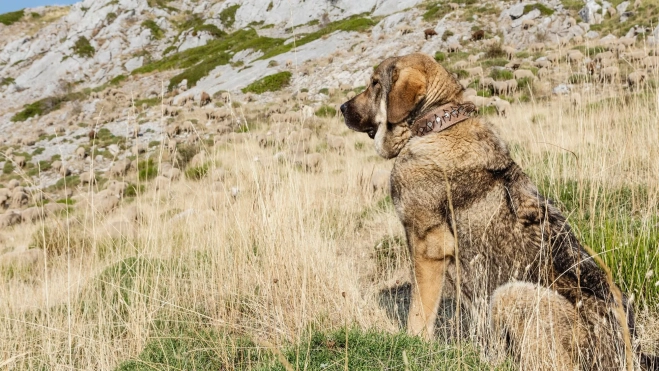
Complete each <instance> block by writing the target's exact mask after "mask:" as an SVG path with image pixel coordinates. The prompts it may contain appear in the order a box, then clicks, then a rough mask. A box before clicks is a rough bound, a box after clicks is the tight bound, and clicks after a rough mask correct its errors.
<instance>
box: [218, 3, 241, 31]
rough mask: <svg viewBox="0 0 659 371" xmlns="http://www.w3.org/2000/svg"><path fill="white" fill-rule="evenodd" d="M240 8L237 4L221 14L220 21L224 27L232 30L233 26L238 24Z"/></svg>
mask: <svg viewBox="0 0 659 371" xmlns="http://www.w3.org/2000/svg"><path fill="white" fill-rule="evenodd" d="M238 8H240V5H238V4H235V5H231V6H229V7H227V8H226V9H224V10H223V11H221V12H220V21H221V22H222V24H223V25H224V27H226V28H231V26H233V24H234V23H235V22H236V11H238Z"/></svg>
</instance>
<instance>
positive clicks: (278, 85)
mask: <svg viewBox="0 0 659 371" xmlns="http://www.w3.org/2000/svg"><path fill="white" fill-rule="evenodd" d="M291 77H292V74H291V73H290V72H289V71H284V72H279V73H276V74H274V75H269V76H266V77H264V78H262V79H260V80H257V81H254V82H253V83H251V84H249V85H247V87H245V88H243V89H242V92H243V93H255V94H263V93H265V92H266V91H278V90H281V89H283V88H285V87H287V86H288V85H289V84H290V82H291Z"/></svg>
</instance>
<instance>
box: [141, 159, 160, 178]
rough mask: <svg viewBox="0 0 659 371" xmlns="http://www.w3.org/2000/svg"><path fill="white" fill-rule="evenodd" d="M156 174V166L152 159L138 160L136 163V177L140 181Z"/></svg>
mask: <svg viewBox="0 0 659 371" xmlns="http://www.w3.org/2000/svg"><path fill="white" fill-rule="evenodd" d="M156 175H158V168H157V167H156V165H155V164H154V162H153V160H151V159H149V160H146V161H140V162H138V163H137V179H139V180H140V181H141V182H145V181H147V180H151V179H153V178H155V177H156Z"/></svg>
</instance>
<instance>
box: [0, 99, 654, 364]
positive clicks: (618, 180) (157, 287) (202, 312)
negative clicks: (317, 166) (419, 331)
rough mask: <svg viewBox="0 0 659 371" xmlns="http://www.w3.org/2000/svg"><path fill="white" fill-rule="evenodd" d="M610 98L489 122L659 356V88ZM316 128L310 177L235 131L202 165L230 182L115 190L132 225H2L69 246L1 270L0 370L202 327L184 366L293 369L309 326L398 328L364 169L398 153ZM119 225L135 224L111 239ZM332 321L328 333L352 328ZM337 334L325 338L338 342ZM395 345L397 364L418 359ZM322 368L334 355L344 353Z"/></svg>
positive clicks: (330, 128)
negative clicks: (128, 194) (137, 218)
mask: <svg viewBox="0 0 659 371" xmlns="http://www.w3.org/2000/svg"><path fill="white" fill-rule="evenodd" d="M611 95H612V98H611V100H610V101H607V102H605V103H596V102H595V100H596V98H595V97H587V96H585V97H584V101H589V100H591V99H592V100H593V103H592V104H589V103H584V104H583V105H582V106H581V107H578V108H573V107H571V106H570V105H569V102H568V101H567V100H566V101H564V102H563V101H560V100H557V101H552V102H550V103H542V104H540V103H539V104H525V105H523V106H521V105H520V106H516V107H515V108H516V109H515V110H514V111H513V115H512V117H509V118H508V119H499V118H492V121H493V123H494V124H495V125H496V126H497V127H498V128H499V129H500V132H501V134H502V136H503V137H504V138H505V139H506V140H507V141H508V142H509V143H510V145H511V149H512V153H513V156H514V157H515V159H516V160H517V161H518V162H519V163H520V164H521V165H522V167H523V168H524V169H526V170H527V172H528V173H529V174H530V175H531V177H532V178H533V179H534V180H535V181H536V182H537V183H538V184H540V185H541V188H542V189H543V190H544V191H545V193H548V194H549V195H550V196H551V197H553V198H555V199H557V200H559V202H561V203H562V204H563V205H564V211H565V212H566V213H567V214H569V215H570V220H571V221H572V224H574V225H575V226H576V228H577V230H578V232H579V234H580V235H581V237H582V239H583V240H584V241H585V242H586V243H587V244H589V245H590V246H591V247H592V248H593V249H594V250H595V251H597V252H599V253H602V257H603V259H604V261H605V262H606V263H607V264H609V265H610V266H611V268H612V272H613V276H614V279H615V280H616V281H617V282H618V283H620V284H621V287H622V289H623V291H626V292H630V293H633V294H634V296H635V301H634V303H635V306H636V307H637V308H638V310H639V311H640V313H641V315H640V316H639V318H640V326H639V327H640V328H641V331H640V334H641V336H642V338H641V340H640V343H641V344H642V345H643V346H644V347H645V349H646V350H649V351H655V352H656V351H657V350H658V349H656V347H657V346H656V344H657V341H658V340H659V334H658V333H657V330H656V326H654V327H653V324H655V325H656V322H657V320H656V318H657V317H656V316H655V313H657V311H658V310H659V307H658V303H659V300H657V298H658V297H659V286H658V284H656V283H655V282H657V276H656V275H653V274H652V273H649V272H650V270H653V271H654V272H657V271H658V270H659V257H658V256H657V254H658V253H657V251H659V250H658V249H657V236H659V231H658V230H657V228H658V227H657V222H658V221H657V217H656V215H657V211H658V210H657V206H658V203H659V201H658V199H659V179H657V176H656V174H658V173H659V153H658V152H659V150H658V149H657V146H656V143H659V133H658V132H657V130H656V123H657V122H658V121H659V113H658V112H657V104H658V100H659V95H657V92H656V91H654V90H653V91H647V92H642V93H640V95H639V96H638V97H636V98H634V99H626V98H625V96H628V95H629V93H628V92H623V91H613V92H612V93H611ZM597 99H599V98H597ZM326 131H327V132H331V133H333V134H339V135H343V136H345V138H346V139H347V142H348V143H347V151H346V153H345V154H344V155H339V154H336V153H332V152H328V151H327V150H326V149H325V147H324V146H323V143H322V140H321V139H313V140H312V143H311V148H317V149H319V150H321V151H322V152H323V159H324V161H323V163H322V170H321V171H320V172H317V173H311V172H305V171H303V170H302V169H300V168H299V167H297V166H295V165H294V164H292V163H279V162H275V161H274V160H272V156H273V154H274V153H275V151H276V150H275V149H263V148H259V147H258V145H257V144H256V141H255V140H254V139H253V137H252V135H251V134H245V135H244V136H242V137H241V138H244V139H245V140H244V141H238V142H237V143H234V144H227V145H222V146H216V147H214V148H213V149H212V151H213V153H214V159H215V160H214V162H212V163H211V168H213V167H218V166H221V167H223V168H224V169H226V171H227V177H226V179H225V180H224V182H223V183H214V182H213V181H212V180H211V177H206V178H203V179H202V180H200V181H191V180H183V181H181V182H178V183H174V184H173V185H172V186H171V188H170V189H168V190H164V191H159V192H155V191H152V190H151V191H148V192H145V193H144V194H141V195H139V196H138V197H136V198H135V199H132V200H126V201H125V202H124V203H123V205H124V206H123V207H124V208H129V207H137V208H138V209H139V210H140V211H141V213H142V214H143V218H142V219H141V220H142V222H141V223H136V224H135V223H132V224H131V223H123V224H117V223H113V222H114V221H116V220H118V219H120V218H121V215H122V212H123V211H121V210H120V211H119V212H117V213H115V214H113V215H111V216H109V217H107V218H105V217H100V216H98V215H95V214H93V213H91V212H84V211H83V212H77V213H76V214H74V215H71V216H69V217H68V219H69V220H68V221H67V218H63V219H62V220H59V221H58V222H57V225H56V226H53V225H52V224H55V222H47V223H46V225H35V226H22V227H18V228H16V229H15V230H13V231H11V232H10V233H9V235H8V236H7V237H6V240H7V241H11V244H14V245H15V246H26V245H27V244H29V243H30V241H33V239H34V235H35V234H36V235H37V236H39V235H42V236H43V235H44V234H43V233H42V231H44V230H45V229H51V230H52V228H60V230H62V231H64V233H60V234H58V236H63V237H61V240H62V242H61V244H62V246H63V247H62V250H61V251H66V252H65V253H60V254H52V255H49V256H48V258H47V260H46V262H45V263H44V265H45V270H43V269H42V270H41V271H40V272H38V271H31V272H29V273H22V274H18V275H14V276H13V277H11V278H10V279H5V280H3V282H2V283H0V303H2V304H1V305H0V321H1V323H2V326H1V327H0V339H1V341H0V365H1V366H0V367H2V366H4V367H8V368H10V369H49V370H59V369H98V370H101V369H112V368H114V367H116V366H118V365H120V364H121V363H122V362H124V361H127V360H136V361H135V362H137V363H133V364H132V365H136V364H141V363H140V362H142V363H144V362H146V361H144V359H145V358H138V357H143V356H144V354H145V353H144V352H146V351H147V350H148V351H156V350H157V349H161V350H162V351H163V352H165V351H164V350H163V349H165V348H166V347H165V346H164V345H163V344H165V341H166V339H169V340H171V338H172V337H175V338H180V339H197V340H198V341H199V342H198V343H194V344H195V345H194V346H193V349H192V350H190V351H189V352H188V353H185V352H183V353H181V354H178V353H176V351H173V352H174V353H175V354H178V355H177V357H178V358H176V357H174V358H176V359H177V360H178V361H177V362H179V361H180V360H181V359H186V360H197V359H198V362H199V363H197V364H195V363H192V364H187V367H183V368H189V369H191V368H199V369H207V367H210V366H208V365H211V364H212V365H215V367H216V368H215V369H218V368H222V367H224V369H265V368H259V367H265V366H263V364H264V363H263V362H265V363H266V364H268V362H270V363H269V364H272V362H275V361H273V359H274V358H276V357H279V358H280V359H281V357H287V358H288V360H289V362H291V363H292V367H294V368H295V369H303V368H304V367H305V364H306V365H308V364H307V363H305V362H306V361H302V360H304V359H306V357H308V354H306V353H305V349H308V348H304V344H312V343H313V339H315V338H313V337H309V336H310V335H309V333H310V332H313V331H320V332H321V333H322V332H327V331H330V332H331V331H334V330H336V329H339V328H342V327H345V326H347V327H350V328H361V329H376V330H379V331H384V332H392V333H395V332H397V331H399V318H396V316H395V314H396V311H395V310H393V311H392V310H390V309H391V308H388V307H387V305H386V303H384V302H386V300H384V299H383V298H384V296H383V295H382V290H386V289H387V288H392V287H394V286H400V285H403V284H404V283H406V282H409V261H408V258H407V255H406V252H405V250H406V249H405V247H404V246H403V242H402V241H403V232H402V228H401V226H400V225H399V222H398V220H397V217H396V215H395V212H394V210H393V207H392V205H391V202H390V200H389V199H388V198H387V197H386V196H385V195H382V194H376V195H374V194H373V193H372V192H371V190H370V189H369V188H368V187H364V186H363V182H360V179H362V177H363V176H364V174H369V173H370V172H371V171H372V169H373V167H383V168H386V167H390V166H391V164H390V163H385V162H384V161H383V160H380V159H378V158H377V157H376V155H375V152H374V151H373V150H372V148H371V145H370V144H367V145H365V146H363V145H361V144H359V143H365V142H366V143H368V139H367V138H366V137H365V136H364V135H357V134H355V133H352V132H349V131H348V130H347V129H346V128H345V126H344V125H343V124H342V122H340V120H339V119H337V118H334V119H323V121H321V125H317V127H316V132H317V134H318V135H317V136H316V138H324V136H325V132H326ZM256 159H258V160H256ZM233 187H235V188H237V189H239V193H238V195H237V196H236V197H233V196H232V190H231V188H233ZM566 190H568V191H569V192H568V191H566ZM110 226H112V227H110ZM117 226H123V227H125V228H127V230H129V232H128V233H125V234H126V235H125V236H124V237H122V238H117V233H116V232H117V231H116V230H113V228H116V227H117ZM127 226H131V227H130V228H135V230H134V231H133V230H131V229H130V228H129V227H127ZM133 226H134V227H133ZM74 246H75V247H76V251H69V247H74ZM389 304H391V305H394V304H392V303H389ZM394 306H395V305H394ZM388 309H389V310H388ZM392 313H393V314H392ZM163 334H165V335H163ZM167 334H169V335H167ZM343 334H345V335H340V336H337V337H336V339H343V338H344V336H345V339H346V342H348V334H347V333H343ZM312 338H313V339H312ZM332 339H333V338H332V337H331V336H330V337H328V338H327V339H325V340H322V341H323V343H322V344H325V346H326V347H327V348H328V349H334V348H333V347H337V346H336V344H335V342H336V341H338V340H336V339H335V340H336V341H335V340H332ZM350 339H351V340H350V341H351V342H352V341H353V340H352V339H353V338H350ZM356 339H357V340H355V341H359V339H360V338H359V337H357V338H356ZM154 341H155V343H154ZM406 341H407V340H406ZM469 342H470V341H469V340H466V343H465V344H462V345H460V346H458V347H457V348H450V349H458V352H457V353H451V352H448V351H445V350H437V349H434V348H433V349H434V350H433V349H429V350H428V352H430V353H431V355H429V356H428V357H430V356H432V357H434V358H433V359H434V360H435V361H436V360H437V359H443V360H445V361H448V362H449V364H452V362H455V360H456V359H459V360H462V362H465V365H466V367H465V368H467V369H469V368H470V367H472V368H477V366H475V365H477V364H478V363H477V361H474V360H471V358H469V357H467V356H464V355H463V354H462V353H461V351H460V349H462V348H461V347H464V349H471V347H470V346H469V345H468V343H469ZM154 344H155V348H154ZM159 344H160V345H161V346H160V347H159V346H158V345H159ZM167 344H169V343H167ZM653 344H654V345H653ZM355 346H359V345H355ZM272 347H274V348H276V349H279V350H280V351H278V352H274V353H273V352H272V351H269V350H268V349H271V348H272ZM652 347H655V349H652ZM154 349H156V350H154ZM173 349H176V346H174V347H173ZM202 349H203V350H204V351H205V352H206V353H203V352H202V353H203V354H204V356H203V357H201V356H200V355H199V354H200V352H201V350H202ZM347 349H348V348H347V347H346V348H345V349H343V348H340V349H339V350H337V352H339V353H340V352H343V351H345V352H347V351H348V350H347ZM424 349H425V348H424ZM209 352H210V354H211V356H208V353H209ZM281 352H285V355H282V353H281ZM141 354H142V355H141ZM273 354H274V355H275V356H273ZM341 354H343V353H341ZM346 354H347V353H346ZM406 354H407V356H403V357H401V359H400V360H399V361H400V362H401V364H402V362H403V359H402V358H411V359H409V360H407V361H405V362H406V363H407V362H412V363H414V361H415V360H414V357H417V361H419V359H421V358H419V357H420V356H418V355H410V350H408V351H407V353H406ZM204 357H207V358H204ZM208 357H210V358H208ZM391 357H392V356H390V358H391ZM138 359H139V360H142V361H139V362H138V361H137V360H138ZM149 359H151V360H152V359H153V358H149ZM421 360H423V359H421ZM169 361H171V360H169ZM169 361H168V362H169ZM435 361H433V362H435ZM172 362H174V361H172ZM437 362H439V361H437ZM275 363H276V362H275ZM440 363H441V362H440ZM440 363H437V364H438V365H439V364H440ZM427 364H435V363H432V362H430V363H426V365H427ZM142 366H148V362H147V363H144V364H142ZM161 366H162V365H161ZM330 366H331V367H334V368H331V367H330V369H343V361H341V365H338V366H337V365H330ZM131 367H132V368H131ZM172 367H174V366H172ZM273 367H274V368H275V369H283V368H281V367H280V366H277V367H280V368H277V367H275V366H273ZM310 367H312V366H310ZM423 367H427V366H421V367H420V369H423ZM445 367H449V366H445ZM401 368H402V366H401ZM437 368H441V367H440V366H437ZM123 369H139V368H138V367H137V366H135V367H133V366H131V365H130V364H124V368H123ZM355 369H356V368H355Z"/></svg>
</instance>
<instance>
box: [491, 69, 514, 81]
mask: <svg viewBox="0 0 659 371" xmlns="http://www.w3.org/2000/svg"><path fill="white" fill-rule="evenodd" d="M490 77H491V78H493V79H495V80H511V79H512V78H514V75H513V73H512V71H508V70H500V69H493V70H492V72H490Z"/></svg>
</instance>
